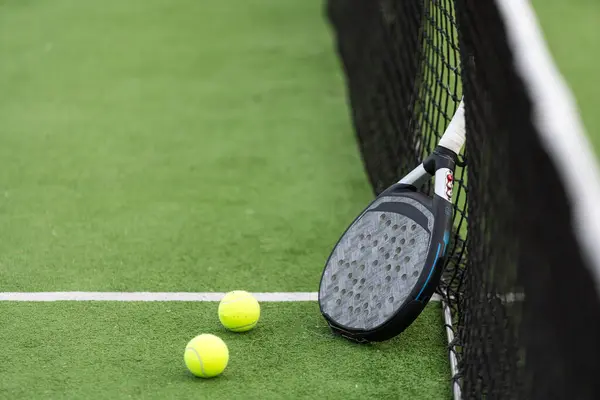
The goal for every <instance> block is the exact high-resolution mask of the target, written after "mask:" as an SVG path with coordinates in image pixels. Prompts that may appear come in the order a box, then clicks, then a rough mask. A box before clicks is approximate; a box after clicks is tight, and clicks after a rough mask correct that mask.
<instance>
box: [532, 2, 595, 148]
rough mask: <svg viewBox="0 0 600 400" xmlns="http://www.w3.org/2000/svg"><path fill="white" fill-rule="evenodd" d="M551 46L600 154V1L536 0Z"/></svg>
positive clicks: (541, 22) (537, 12) (536, 9)
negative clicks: (599, 74) (599, 88)
mask: <svg viewBox="0 0 600 400" xmlns="http://www.w3.org/2000/svg"><path fill="white" fill-rule="evenodd" d="M533 6H534V9H535V12H536V14H537V17H538V20H539V23H540V25H541V27H542V29H543V34H544V37H545V39H546V42H547V45H548V48H549V49H550V52H551V53H552V55H553V57H554V61H555V63H556V65H557V66H558V68H559V69H560V71H561V73H562V74H563V76H564V78H565V79H566V81H567V84H568V85H569V87H570V89H571V91H572V92H573V94H574V95H575V98H576V101H577V106H578V107H579V111H580V114H581V117H582V119H583V123H584V125H585V128H586V131H587V134H588V136H589V137H590V139H591V142H592V144H593V145H594V148H595V151H596V154H597V155H600V113H599V112H598V110H600V95H599V94H598V93H599V92H598V87H599V84H598V82H599V77H598V71H599V70H600V3H599V2H598V1H596V0H569V1H562V0H533Z"/></svg>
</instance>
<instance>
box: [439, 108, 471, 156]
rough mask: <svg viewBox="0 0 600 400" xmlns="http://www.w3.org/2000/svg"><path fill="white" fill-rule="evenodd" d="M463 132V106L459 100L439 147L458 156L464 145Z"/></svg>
mask: <svg viewBox="0 0 600 400" xmlns="http://www.w3.org/2000/svg"><path fill="white" fill-rule="evenodd" d="M465 130H466V129H465V106H464V103H463V101H462V100H461V101H460V104H459V105H458V108H457V109H456V112H455V113H454V117H452V121H450V124H449V125H448V128H446V132H444V136H442V138H441V139H440V143H439V145H440V146H442V147H445V148H447V149H448V150H451V151H453V152H454V153H456V154H460V150H461V149H462V147H463V145H464V144H465Z"/></svg>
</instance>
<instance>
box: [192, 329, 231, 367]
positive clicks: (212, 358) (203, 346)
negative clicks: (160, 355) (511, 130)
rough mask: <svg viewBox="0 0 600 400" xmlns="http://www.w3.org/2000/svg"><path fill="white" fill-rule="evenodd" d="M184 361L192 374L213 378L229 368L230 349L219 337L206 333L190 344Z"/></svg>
mask: <svg viewBox="0 0 600 400" xmlns="http://www.w3.org/2000/svg"><path fill="white" fill-rule="evenodd" d="M183 359H184V361H185V365H186V367H187V368H188V369H189V370H190V372H191V373H192V374H194V375H196V376H199V377H201V378H212V377H214V376H217V375H220V374H221V373H222V372H223V370H225V367H227V363H228V362H229V349H228V348H227V345H226V344H225V342H223V340H221V338H219V337H218V336H215V335H211V334H208V333H204V334H202V335H198V336H196V337H195V338H193V339H192V340H190V341H189V342H188V344H187V346H186V347H185V354H184V356H183Z"/></svg>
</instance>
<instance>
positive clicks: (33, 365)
mask: <svg viewBox="0 0 600 400" xmlns="http://www.w3.org/2000/svg"><path fill="white" fill-rule="evenodd" d="M534 4H535V5H536V6H537V7H536V11H537V12H538V13H539V16H540V18H541V22H542V27H543V28H544V30H545V33H546V37H547V39H548V41H549V44H550V48H551V50H552V52H553V54H554V55H555V57H556V59H557V62H558V65H559V67H560V68H561V70H562V72H563V73H564V74H565V75H566V78H567V80H568V81H569V83H570V85H571V87H572V89H573V90H574V92H575V94H576V96H577V99H578V101H579V105H580V107H581V110H582V114H583V117H584V121H585V124H586V128H587V129H588V132H589V133H590V134H591V136H592V140H593V141H594V144H595V146H596V149H600V116H599V114H598V113H597V110H598V109H599V108H600V99H599V97H598V96H597V85H593V84H590V83H591V82H594V79H596V73H595V72H596V70H597V65H598V63H599V62H600V59H599V57H598V55H597V53H596V52H594V51H593V50H594V49H598V48H600V46H599V44H600V43H599V40H600V34H599V33H598V29H599V28H598V25H597V23H596V22H597V21H598V20H599V19H600V6H599V5H598V4H596V3H595V2H593V1H591V0H577V1H570V2H568V3H565V2H561V1H559V0H544V1H542V0H537V1H535V2H534ZM0 93H1V95H0V160H1V163H2V164H1V167H2V168H0V292H37V291H47V292H52V291H101V292H134V291H135V292H138V291H148V292H215V291H218V292H221V291H229V290H233V289H245V290H248V291H253V292H314V291H316V290H317V289H318V281H319V278H320V274H321V271H322V267H323V263H324V261H325V258H326V257H327V255H328V254H329V251H330V249H331V246H332V245H333V244H334V242H335V241H336V240H337V238H338V235H339V233H340V230H341V229H343V228H345V226H346V225H347V223H348V222H349V221H350V220H351V219H352V218H353V217H354V216H355V215H356V213H357V212H359V211H360V210H362V208H363V207H364V205H365V204H366V203H367V202H368V201H369V200H370V199H371V191H370V188H369V186H368V182H367V179H366V177H365V175H364V172H363V170H362V166H361V161H360V157H359V154H358V152H357V147H356V144H355V143H354V137H353V134H352V129H351V124H350V119H349V112H348V110H347V107H346V99H345V89H344V82H343V78H342V75H341V71H340V67H339V64H338V61H337V59H336V56H335V54H334V52H333V43H332V38H331V36H330V33H329V32H328V27H327V25H326V23H325V21H324V19H323V5H322V3H321V2H319V1H315V0H311V1H290V0H285V1H281V0H279V1H277V0H248V1H241V0H230V1H222V2H212V3H210V4H209V3H206V2H197V1H191V0H171V1H164V0H131V1H126V2H123V1H117V0H107V1H104V2H92V1H75V0H54V1H41V0H27V1H23V0H0ZM216 309H217V303H214V302H177V303H175V302H151V303H140V302H55V303H37V302H0V321H2V324H3V329H2V330H0V342H2V343H4V344H5V345H4V346H3V347H4V350H3V361H2V363H0V397H2V398H11V399H32V398H52V399H74V398H78V399H83V398H85V399H90V398H94V399H96V398H98V399H102V398H105V399H128V398H144V399H146V398H156V399H165V398H191V397H194V398H207V399H237V398H261V399H271V398H272V399H278V398H332V399H342V398H343V399H365V398H380V399H384V398H403V399H448V398H450V395H451V393H450V384H449V376H450V372H449V366H448V361H447V354H446V350H445V349H446V347H445V346H446V343H445V332H444V330H443V326H442V317H441V313H440V307H439V304H438V303H432V304H431V305H430V306H429V307H428V308H427V310H426V312H425V313H424V314H422V316H420V317H419V318H418V319H417V321H416V322H415V323H414V325H413V326H411V327H410V328H409V329H408V330H407V331H406V333H405V334H403V335H402V336H400V337H398V338H396V339H394V340H392V341H389V342H386V343H382V344H378V345H373V346H359V345H354V344H351V343H348V342H346V341H343V340H340V339H337V338H334V337H332V336H331V335H330V334H329V331H328V329H327V327H326V326H325V323H324V320H323V319H322V318H321V316H320V314H319V312H318V306H317V304H316V303H315V302H297V303H295V302H285V303H277V302H275V303H263V304H262V312H263V314H262V317H261V321H260V322H259V325H258V327H257V328H256V329H255V330H254V331H251V332H249V333H247V334H234V333H228V332H226V331H225V330H224V328H222V327H221V326H220V324H219V321H218V318H217V314H216ZM203 332H207V333H214V334H217V335H219V336H220V337H222V338H223V339H224V340H225V341H226V342H227V344H228V345H229V348H230V352H231V358H230V363H229V366H228V367H227V369H226V371H225V373H224V374H223V375H222V376H220V377H218V378H216V379H213V380H208V381H205V380H199V379H197V378H193V377H192V376H191V375H190V374H188V373H187V371H186V369H185V366H184V364H183V350H184V347H185V344H186V343H187V341H188V340H190V339H191V338H192V337H193V336H195V335H197V334H199V333H203Z"/></svg>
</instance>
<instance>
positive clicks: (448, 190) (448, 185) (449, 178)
mask: <svg viewBox="0 0 600 400" xmlns="http://www.w3.org/2000/svg"><path fill="white" fill-rule="evenodd" d="M453 186H454V176H453V175H452V172H450V171H448V172H447V173H446V196H448V199H449V200H450V199H452V187H453Z"/></svg>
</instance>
